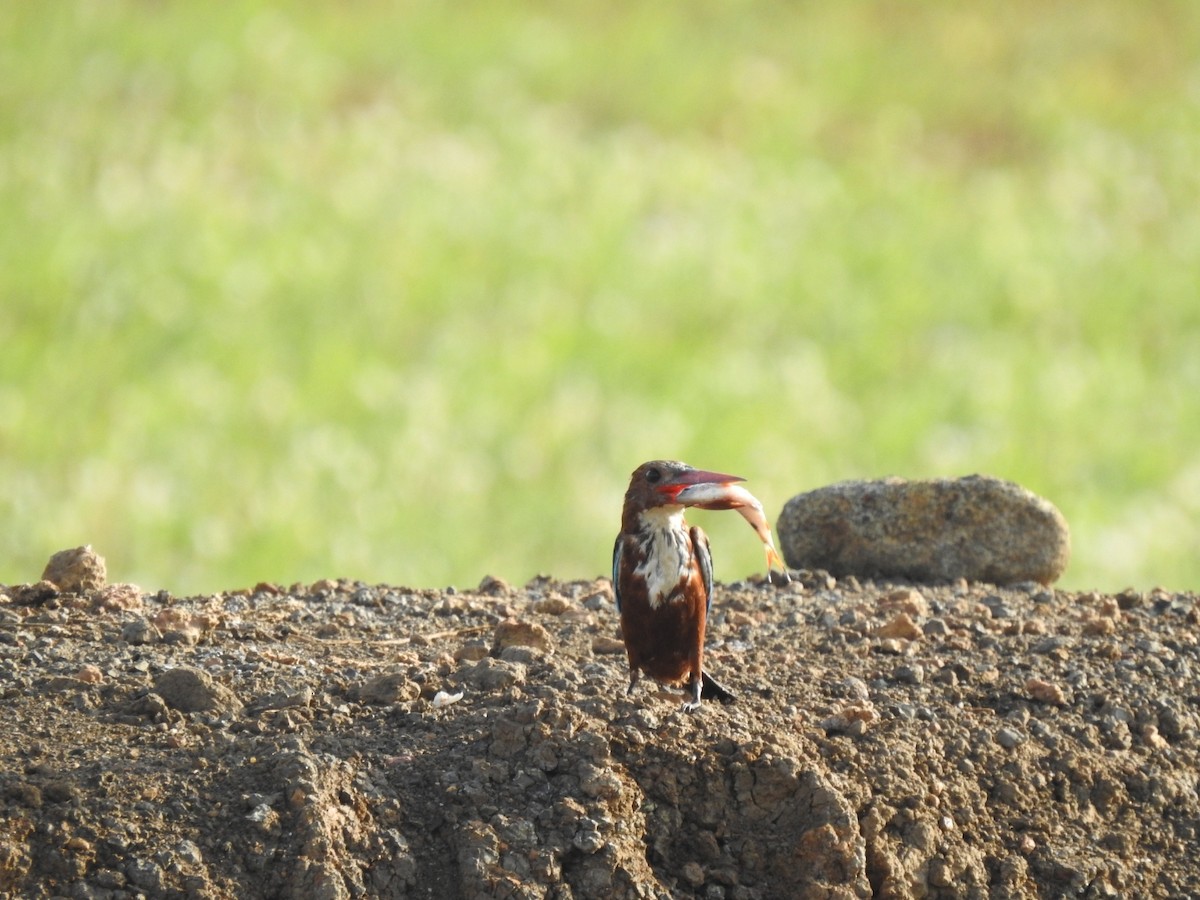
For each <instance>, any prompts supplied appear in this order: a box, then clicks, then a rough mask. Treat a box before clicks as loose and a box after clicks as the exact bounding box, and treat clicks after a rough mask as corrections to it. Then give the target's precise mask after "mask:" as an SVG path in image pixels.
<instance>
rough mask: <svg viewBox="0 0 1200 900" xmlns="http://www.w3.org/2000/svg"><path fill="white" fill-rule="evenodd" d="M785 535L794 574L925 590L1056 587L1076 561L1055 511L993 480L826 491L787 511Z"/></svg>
mask: <svg viewBox="0 0 1200 900" xmlns="http://www.w3.org/2000/svg"><path fill="white" fill-rule="evenodd" d="M778 533H779V542H780V548H781V550H782V552H783V556H784V559H785V560H786V561H787V564H788V565H789V566H791V567H792V568H796V569H825V570H827V571H829V572H831V573H833V574H834V575H837V576H844V575H858V576H872V577H900V578H908V579H912V580H914V581H919V582H924V583H945V582H950V581H954V580H956V579H959V578H965V579H967V580H968V581H986V582H991V583H993V584H1001V585H1003V584H1014V583H1018V582H1027V581H1036V582H1039V583H1041V584H1051V583H1052V582H1054V581H1055V580H1056V579H1057V578H1058V577H1059V576H1060V575H1061V574H1062V572H1063V570H1064V569H1065V568H1066V566H1067V562H1068V560H1069V559H1070V555H1071V539H1070V533H1069V531H1068V528H1067V523H1066V520H1065V519H1064V518H1063V516H1062V514H1061V513H1060V512H1059V511H1058V510H1057V509H1056V508H1055V507H1054V505H1053V504H1051V503H1050V502H1048V501H1047V500H1044V499H1042V498H1040V497H1038V496H1037V495H1035V494H1033V493H1031V492H1030V491H1027V490H1026V489H1024V488H1022V487H1020V486H1019V485H1016V484H1013V483H1012V482H1008V481H1002V480H1001V479H998V478H992V477H989V476H984V475H971V476H968V477H966V478H957V479H936V480H926V481H906V480H904V479H901V478H888V479H883V480H879V481H844V482H841V483H839V484H834V485H830V486H828V487H824V488H819V489H817V490H815V491H809V492H808V493H805V494H798V495H797V496H795V497H793V498H792V499H791V500H789V501H788V502H787V504H786V505H785V506H784V508H783V513H782V514H781V515H780V517H779V522H778Z"/></svg>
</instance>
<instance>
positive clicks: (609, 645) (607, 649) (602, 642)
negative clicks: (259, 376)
mask: <svg viewBox="0 0 1200 900" xmlns="http://www.w3.org/2000/svg"><path fill="white" fill-rule="evenodd" d="M592 652H593V653H597V654H612V653H624V652H625V643H624V641H619V640H617V639H616V638H610V637H597V638H593V639H592Z"/></svg>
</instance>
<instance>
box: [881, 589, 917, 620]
mask: <svg viewBox="0 0 1200 900" xmlns="http://www.w3.org/2000/svg"><path fill="white" fill-rule="evenodd" d="M879 605H880V606H881V607H883V608H884V609H896V610H899V611H900V612H903V613H907V614H908V615H909V616H912V617H913V618H921V617H923V616H927V615H929V601H928V600H926V599H925V596H924V595H923V594H922V593H921V592H920V591H918V590H917V589H916V588H901V589H900V590H896V591H892V592H891V593H890V594H887V595H885V596H883V597H881V598H880V599H879Z"/></svg>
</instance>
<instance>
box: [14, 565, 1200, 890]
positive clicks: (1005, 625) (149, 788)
mask: <svg viewBox="0 0 1200 900" xmlns="http://www.w3.org/2000/svg"><path fill="white" fill-rule="evenodd" d="M101 581H102V579H99V580H93V581H92V582H90V583H87V584H83V583H81V584H80V585H77V588H76V590H75V591H73V592H62V591H60V590H59V589H58V588H56V587H55V586H54V585H53V584H50V583H48V582H42V583H40V584H38V585H32V586H15V587H9V588H3V589H0V690H2V691H3V708H4V720H3V727H2V729H0V761H2V763H0V896H5V897H33V898H41V897H74V898H135V897H145V898H159V897H186V898H226V897H229V898H233V897H238V898H241V897H295V898H330V900H333V898H343V897H436V898H438V900H453V898H485V897H486V898H492V897H495V898H501V897H514V898H541V897H553V898H568V897H574V898H593V897H594V898H608V897H618V898H620V897H672V898H674V897H703V898H712V900H717V898H739V900H751V898H761V900H767V898H804V897H817V898H866V897H887V898H903V897H978V898H985V897H997V898H1004V897H1013V898H1016V897H1183V896H1197V895H1200V863H1197V858H1198V857H1200V853H1198V851H1200V840H1198V834H1197V830H1198V829H1200V800H1198V794H1197V788H1198V783H1197V782H1198V779H1200V765H1198V760H1197V751H1198V743H1197V704H1198V703H1200V650H1198V648H1197V641H1196V636H1195V635H1196V631H1197V618H1198V615H1200V608H1198V607H1197V598H1196V596H1195V595H1192V594H1177V593H1172V592H1167V591H1154V592H1151V593H1148V594H1139V593H1132V592H1129V593H1124V594H1121V595H1118V596H1102V595H1098V594H1095V593H1084V594H1078V593H1072V592H1066V591H1058V590H1053V589H1048V588H1045V587H1042V586H1041V585H1038V584H1034V583H1028V584H1019V585H1016V586H1012V587H1007V588H1003V589H1001V588H996V587H993V586H990V585H988V584H981V583H970V584H968V583H966V582H959V583H957V584H950V585H943V586H927V585H915V584H906V583H881V582H870V581H862V582H860V581H858V580H856V579H855V578H854V577H847V578H843V579H840V580H837V581H835V580H834V579H833V578H832V577H831V576H828V575H826V574H824V573H821V572H801V573H799V577H797V578H796V579H795V580H794V581H793V583H792V584H791V585H788V586H774V585H771V584H767V583H765V582H746V583H736V584H728V585H721V586H719V587H718V590H717V594H716V600H715V603H714V622H713V624H712V626H711V630H710V637H709V651H708V667H709V668H710V670H711V671H712V672H713V673H714V674H715V675H716V676H717V677H718V678H720V679H721V680H722V681H724V682H725V683H726V684H727V685H728V686H729V687H730V688H731V689H733V690H735V691H736V692H737V693H738V694H739V698H738V702H737V703H736V704H734V705H732V706H728V707H723V706H719V705H706V706H705V707H704V708H703V709H702V710H701V711H700V712H698V713H695V714H687V713H684V712H682V711H681V710H680V705H681V700H682V696H681V694H680V693H679V692H678V691H674V690H666V689H661V688H657V687H656V686H654V685H653V684H652V683H651V684H646V683H643V685H642V686H639V691H638V693H636V694H634V695H633V696H626V694H625V684H626V679H627V675H626V667H625V662H624V658H623V653H622V646H621V644H620V641H619V639H618V634H617V616H616V612H615V610H614V608H613V603H612V593H611V589H610V586H609V584H608V582H607V581H606V580H603V579H601V580H597V581H594V582H566V583H564V582H559V581H555V580H552V579H548V578H546V579H537V580H535V581H533V582H531V583H529V584H527V585H524V586H521V587H515V586H510V585H507V584H505V583H503V582H501V581H498V580H495V579H485V580H484V582H483V583H482V584H481V585H480V586H479V588H478V589H476V590H471V591H455V590H452V589H449V590H418V589H412V588H405V587H395V586H386V585H377V586H376V585H366V584H361V583H355V582H348V581H325V582H320V583H317V584H312V585H293V586H291V587H286V588H285V587H281V586H276V585H268V584H262V585H258V586H257V587H255V588H253V589H250V590H240V591H231V592H227V593H223V594H218V595H215V596H204V597H186V598H184V597H174V596H172V595H171V594H170V593H168V592H165V591H160V592H158V593H146V592H143V591H141V590H139V589H138V588H136V587H133V586H130V585H103V586H100V582H101Z"/></svg>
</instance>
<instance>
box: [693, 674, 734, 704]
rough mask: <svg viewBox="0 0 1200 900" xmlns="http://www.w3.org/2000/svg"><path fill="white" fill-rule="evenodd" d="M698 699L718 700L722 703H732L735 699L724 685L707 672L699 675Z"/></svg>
mask: <svg viewBox="0 0 1200 900" xmlns="http://www.w3.org/2000/svg"><path fill="white" fill-rule="evenodd" d="M700 698H701V699H702V700H719V701H721V702H722V703H732V702H733V701H734V700H736V699H737V697H736V696H735V695H734V694H733V693H731V692H730V691H729V689H728V688H726V687H725V685H723V684H721V682H719V681H717V680H716V679H715V678H713V677H712V676H711V675H709V674H708V673H707V672H701V673H700Z"/></svg>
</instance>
